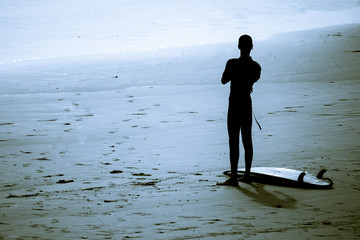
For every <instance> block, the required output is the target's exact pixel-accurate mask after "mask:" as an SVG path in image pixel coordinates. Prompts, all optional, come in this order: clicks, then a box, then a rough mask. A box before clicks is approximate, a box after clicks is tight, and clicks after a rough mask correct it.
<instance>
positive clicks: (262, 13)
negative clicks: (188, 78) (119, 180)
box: [0, 0, 360, 63]
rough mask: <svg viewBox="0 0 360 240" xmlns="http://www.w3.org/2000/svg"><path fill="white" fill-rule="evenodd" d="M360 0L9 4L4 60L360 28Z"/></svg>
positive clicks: (4, 10) (0, 12)
mask: <svg viewBox="0 0 360 240" xmlns="http://www.w3.org/2000/svg"><path fill="white" fill-rule="evenodd" d="M359 9H360V3H359V1H350V0H343V1H336V0H332V1H325V0H322V1H316V2H314V1H299V0H298V1H284V0H273V1H265V0H256V1H236V0H231V1H226V4H224V3H223V2H219V1H214V0H207V1H193V0H187V1H180V0H176V1H171V2H170V1H163V0H156V1H143V0H136V1H129V0H121V1H114V0H107V1H101V2H99V1H94V0H91V1H88V0H86V1H85V0H79V1H61V2H60V3H59V2H56V1H45V0H38V1H16V2H14V1H11V0H2V1H1V9H0V16H1V21H0V29H1V33H0V36H1V37H0V46H1V49H2V50H1V53H0V63H11V62H18V61H23V60H31V59H39V58H55V57H61V56H78V55H93V54H100V53H123V52H137V51H145V50H154V49H159V48H169V47H182V46H193V45H202V44H205V43H219V42H232V41H234V40H236V39H237V38H238V36H239V35H240V34H243V33H249V34H251V35H252V36H253V37H254V38H255V39H257V40H259V39H265V38H267V37H269V36H271V35H273V34H276V33H281V32H288V31H296V30H303V29H310V28H317V27H323V26H330V25H338V24H347V23H359V22H360V15H359V14H358V13H359Z"/></svg>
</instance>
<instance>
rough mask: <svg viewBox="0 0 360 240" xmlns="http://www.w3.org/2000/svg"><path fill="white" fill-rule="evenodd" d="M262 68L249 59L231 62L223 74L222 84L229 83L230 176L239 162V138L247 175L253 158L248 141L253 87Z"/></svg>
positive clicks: (242, 58)
mask: <svg viewBox="0 0 360 240" xmlns="http://www.w3.org/2000/svg"><path fill="white" fill-rule="evenodd" d="M260 73H261V67H260V65H259V64H258V63H257V62H255V61H253V60H252V58H251V57H245V58H244V57H240V58H237V59H230V60H229V61H228V62H227V64H226V67H225V71H224V73H223V75H222V79H221V83H222V84H226V83H228V82H229V81H230V84H231V85H230V97H229V109H228V120H227V126H228V134H229V148H230V164H231V172H232V175H236V174H237V167H238V162H239V135H240V129H241V139H242V142H243V145H244V149H245V169H246V171H247V174H249V173H250V168H251V162H252V158H253V146H252V139H251V125H252V101H251V96H250V94H251V92H252V86H253V84H254V83H255V82H256V81H257V80H258V79H259V78H260Z"/></svg>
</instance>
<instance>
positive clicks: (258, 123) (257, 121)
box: [252, 110, 262, 130]
mask: <svg viewBox="0 0 360 240" xmlns="http://www.w3.org/2000/svg"><path fill="white" fill-rule="evenodd" d="M252 112H253V115H254V119H255V122H256V123H257V125H258V127H259V129H260V130H262V128H261V126H260V123H259V122H258V120H257V119H256V117H255V113H254V110H253V111H252Z"/></svg>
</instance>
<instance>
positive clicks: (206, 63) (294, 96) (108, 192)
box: [0, 24, 360, 239]
mask: <svg viewBox="0 0 360 240" xmlns="http://www.w3.org/2000/svg"><path fill="white" fill-rule="evenodd" d="M359 39H360V25H357V24H353V25H341V26H333V27H326V28H318V29H313V30H306V31H296V32H290V33H284V34H279V35H276V36H274V37H272V38H270V39H267V40H261V41H257V40H256V39H254V41H255V42H254V50H253V52H252V57H253V59H254V60H256V61H258V62H259V63H260V64H261V66H262V69H263V70H262V76H261V79H260V80H259V82H258V83H256V84H255V85H254V93H253V94H252V97H253V108H254V112H255V114H256V117H257V119H258V121H259V122H260V124H261V126H262V128H263V130H261V131H260V130H259V129H258V128H257V126H256V124H253V141H254V161H253V166H257V167H260V166H261V167H287V168H293V169H298V170H307V171H309V172H311V173H314V174H316V173H317V172H318V171H319V170H321V169H323V168H325V169H327V173H326V174H325V175H326V176H327V177H329V178H331V179H332V180H333V181H334V188H333V189H330V190H313V189H299V188H290V187H281V186H272V185H265V184H260V183H252V184H244V183H240V187H238V188H235V187H224V186H216V182H220V181H224V180H225V179H226V176H225V175H223V174H222V173H223V171H225V170H229V160H228V158H229V156H228V138H227V131H226V112H227V103H228V91H229V88H228V86H223V85H221V83H220V78H221V74H222V71H223V70H224V67H225V63H226V61H227V59H229V58H234V57H238V55H239V53H238V50H237V48H236V47H237V46H236V39H235V40H234V43H222V44H207V45H202V46H197V47H183V48H170V49H163V50H157V51H147V52H144V53H142V54H134V53H127V54H112V55H94V56H85V57H84V56H79V57H63V58H55V59H42V60H41V59H40V60H37V61H23V62H19V63H17V64H2V65H0V78H1V79H2V80H1V81H3V83H5V84H3V85H2V87H1V89H0V162H1V167H0V176H1V177H0V178H1V185H2V187H1V191H0V203H1V204H0V239H358V238H360V203H359V200H358V199H359V197H360V188H359V182H360V161H359V160H360V121H359V120H360V118H359V117H360V109H359V106H360V99H359V96H360V69H359V65H360V58H359V56H360V55H359V54H360V53H359V52H360V41H359ZM39 79H40V80H41V81H40V80H39ZM243 162H244V160H243V151H242V149H241V158H240V167H243V164H244V163H243Z"/></svg>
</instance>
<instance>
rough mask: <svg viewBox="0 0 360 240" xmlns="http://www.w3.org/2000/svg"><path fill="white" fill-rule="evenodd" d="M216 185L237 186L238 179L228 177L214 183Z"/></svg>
mask: <svg viewBox="0 0 360 240" xmlns="http://www.w3.org/2000/svg"><path fill="white" fill-rule="evenodd" d="M216 185H219V186H233V187H237V186H239V182H238V180H237V179H236V178H229V179H228V180H226V181H225V182H221V183H216Z"/></svg>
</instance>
